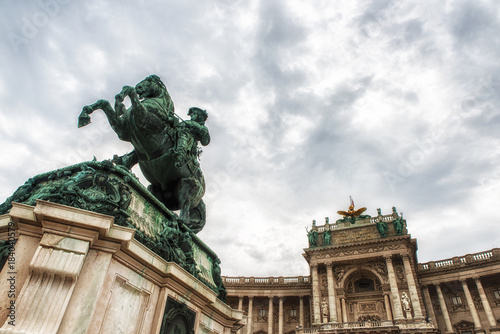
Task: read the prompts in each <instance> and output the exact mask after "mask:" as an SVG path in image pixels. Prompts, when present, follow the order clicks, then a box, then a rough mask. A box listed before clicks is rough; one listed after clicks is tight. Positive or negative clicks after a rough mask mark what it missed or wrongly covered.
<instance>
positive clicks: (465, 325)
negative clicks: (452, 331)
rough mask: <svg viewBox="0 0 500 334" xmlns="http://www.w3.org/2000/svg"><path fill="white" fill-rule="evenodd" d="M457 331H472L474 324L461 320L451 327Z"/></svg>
mask: <svg viewBox="0 0 500 334" xmlns="http://www.w3.org/2000/svg"><path fill="white" fill-rule="evenodd" d="M453 326H454V327H455V328H456V329H457V330H458V331H465V330H470V331H473V330H474V323H473V322H470V321H467V320H462V321H459V322H457V323H456V324H454V325H453Z"/></svg>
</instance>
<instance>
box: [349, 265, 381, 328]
mask: <svg viewBox="0 0 500 334" xmlns="http://www.w3.org/2000/svg"><path fill="white" fill-rule="evenodd" d="M344 282H345V283H344V292H345V299H346V314H347V321H348V322H355V321H379V320H387V313H386V311H385V305H384V297H383V294H382V285H381V283H380V280H379V278H378V277H377V276H376V275H375V274H374V273H372V272H371V271H369V270H366V269H360V270H356V271H355V272H353V273H351V274H350V275H349V276H348V277H347V278H346V279H345V280H344Z"/></svg>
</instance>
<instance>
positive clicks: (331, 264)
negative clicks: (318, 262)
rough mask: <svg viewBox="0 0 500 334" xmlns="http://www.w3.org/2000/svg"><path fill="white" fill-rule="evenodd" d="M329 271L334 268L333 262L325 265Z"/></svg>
mask: <svg viewBox="0 0 500 334" xmlns="http://www.w3.org/2000/svg"><path fill="white" fill-rule="evenodd" d="M325 265H326V268H327V269H331V268H333V262H327V263H325Z"/></svg>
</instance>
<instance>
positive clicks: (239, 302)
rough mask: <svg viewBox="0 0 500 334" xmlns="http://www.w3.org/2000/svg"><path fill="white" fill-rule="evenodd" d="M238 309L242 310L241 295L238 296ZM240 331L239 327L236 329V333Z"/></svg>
mask: <svg viewBox="0 0 500 334" xmlns="http://www.w3.org/2000/svg"><path fill="white" fill-rule="evenodd" d="M238 310H240V311H242V310H243V296H238ZM241 333H242V331H241V329H238V331H237V332H236V334H241Z"/></svg>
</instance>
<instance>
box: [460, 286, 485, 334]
mask: <svg viewBox="0 0 500 334" xmlns="http://www.w3.org/2000/svg"><path fill="white" fill-rule="evenodd" d="M459 281H460V283H462V289H463V290H464V294H465V299H467V305H469V310H470V314H471V316H472V320H473V321H474V327H475V328H474V329H475V330H476V331H483V325H482V324H481V321H480V320H479V316H478V314H477V310H476V306H475V305H474V300H473V299H472V296H471V294H470V291H469V287H468V286H467V280H466V279H465V278H462V279H460V280H459Z"/></svg>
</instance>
